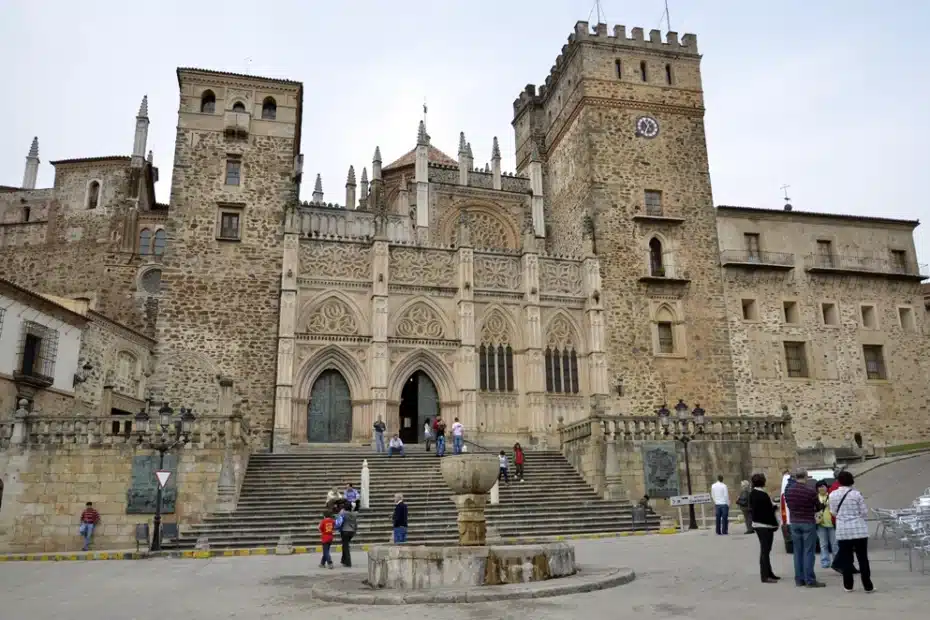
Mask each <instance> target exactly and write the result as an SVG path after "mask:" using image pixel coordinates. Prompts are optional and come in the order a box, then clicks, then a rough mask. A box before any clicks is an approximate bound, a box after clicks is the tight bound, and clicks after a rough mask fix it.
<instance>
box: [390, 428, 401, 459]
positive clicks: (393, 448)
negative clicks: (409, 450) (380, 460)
mask: <svg viewBox="0 0 930 620" xmlns="http://www.w3.org/2000/svg"><path fill="white" fill-rule="evenodd" d="M395 454H399V455H401V456H404V442H403V441H402V440H401V438H400V435H398V434H397V433H394V436H393V437H391V444H390V445H389V446H388V456H394V455H395Z"/></svg>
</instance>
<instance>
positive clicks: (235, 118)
mask: <svg viewBox="0 0 930 620" xmlns="http://www.w3.org/2000/svg"><path fill="white" fill-rule="evenodd" d="M224 121H225V122H224V127H225V128H226V134H227V135H231V136H236V137H237V138H245V137H247V136H248V135H249V126H250V125H251V123H252V115H251V114H249V113H248V112H226V113H225V115H224Z"/></svg>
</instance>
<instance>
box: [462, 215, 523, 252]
mask: <svg viewBox="0 0 930 620" xmlns="http://www.w3.org/2000/svg"><path fill="white" fill-rule="evenodd" d="M467 213H468V220H467V221H468V229H469V233H468V237H469V239H470V241H471V244H472V246H474V247H476V248H489V249H492V248H493V249H507V250H513V249H516V248H515V245H516V244H515V240H514V239H513V235H512V234H511V231H510V230H509V229H508V228H509V227H508V226H507V224H506V222H505V221H504V220H503V219H502V218H501V217H499V216H496V215H494V214H492V213H489V212H488V211H484V210H478V209H469V210H468V211H467ZM461 221H462V220H461V218H456V222H455V227H454V229H453V231H452V237H451V239H450V241H455V240H456V239H458V238H459V234H460V233H459V228H460V226H461Z"/></svg>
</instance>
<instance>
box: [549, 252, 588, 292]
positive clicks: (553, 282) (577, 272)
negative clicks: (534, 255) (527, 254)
mask: <svg viewBox="0 0 930 620" xmlns="http://www.w3.org/2000/svg"><path fill="white" fill-rule="evenodd" d="M539 286H540V288H541V289H542V292H543V294H546V293H549V294H554V295H576V296H579V295H581V291H582V288H581V265H579V264H578V263H575V262H572V261H564V260H553V259H541V260H540V261H539Z"/></svg>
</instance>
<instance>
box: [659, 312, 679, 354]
mask: <svg viewBox="0 0 930 620" xmlns="http://www.w3.org/2000/svg"><path fill="white" fill-rule="evenodd" d="M655 322H656V353H662V354H666V355H668V354H672V353H675V351H676V346H675V345H676V339H675V323H677V320H676V316H675V313H674V312H672V309H671V308H669V307H668V306H662V307H661V308H659V310H658V312H656V320H655Z"/></svg>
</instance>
